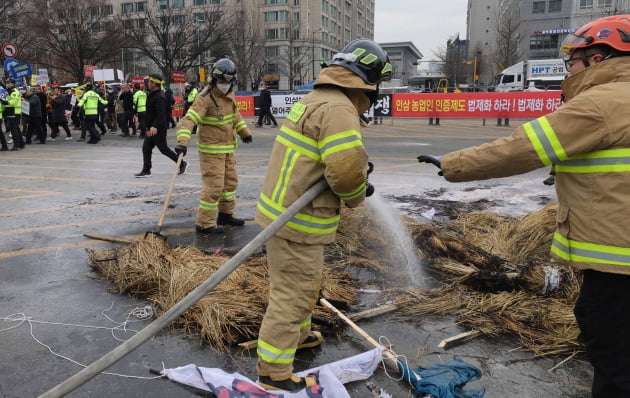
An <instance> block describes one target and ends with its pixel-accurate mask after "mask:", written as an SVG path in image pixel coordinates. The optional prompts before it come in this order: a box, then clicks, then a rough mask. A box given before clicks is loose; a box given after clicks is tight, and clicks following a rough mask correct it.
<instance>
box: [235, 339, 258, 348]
mask: <svg viewBox="0 0 630 398" xmlns="http://www.w3.org/2000/svg"><path fill="white" fill-rule="evenodd" d="M257 345H258V340H250V341H246V342H244V343H240V344H239V345H238V346H239V347H241V348H243V349H245V350H251V349H253V348H256V346H257Z"/></svg>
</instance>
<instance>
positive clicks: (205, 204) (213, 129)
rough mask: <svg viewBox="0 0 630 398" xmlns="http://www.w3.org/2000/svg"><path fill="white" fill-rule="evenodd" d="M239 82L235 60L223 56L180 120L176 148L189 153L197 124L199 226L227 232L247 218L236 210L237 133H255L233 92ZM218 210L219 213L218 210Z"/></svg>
mask: <svg viewBox="0 0 630 398" xmlns="http://www.w3.org/2000/svg"><path fill="white" fill-rule="evenodd" d="M235 82H236V67H235V65H234V63H233V62H232V61H231V60H229V59H227V58H223V59H220V60H218V61H217V62H216V63H215V64H214V66H213V67H212V72H211V78H210V82H209V84H208V86H207V87H206V88H205V89H204V90H203V91H202V92H201V93H200V94H199V95H198V96H197V97H196V99H195V102H194V103H193V104H192V106H191V107H190V108H189V109H188V112H186V115H185V116H184V118H183V119H182V120H180V121H179V123H178V124H177V127H176V128H177V146H176V147H175V152H176V153H177V154H178V155H179V153H181V152H183V153H184V155H185V154H186V150H187V147H188V144H189V143H190V139H191V131H192V130H193V127H195V126H197V128H198V130H197V150H198V151H199V161H200V168H201V179H202V183H203V188H202V190H201V196H200V198H199V209H198V211H197V219H196V226H195V228H196V230H197V231H198V232H206V233H220V232H223V227H222V226H223V225H236V226H241V225H243V224H244V222H243V220H240V219H238V218H235V217H234V216H233V215H232V214H233V212H234V207H235V206H236V186H237V184H238V176H237V173H236V161H235V159H234V152H235V150H236V146H237V141H236V135H235V134H234V133H235V132H236V134H238V136H239V137H240V138H241V140H242V141H243V142H244V143H247V144H248V143H250V142H252V135H251V133H250V131H249V128H248V127H247V124H246V123H245V121H244V120H243V119H242V118H241V115H240V113H239V112H238V108H237V105H236V101H235V100H234V94H233V93H232V88H233V84H234V83H235ZM217 211H218V214H217Z"/></svg>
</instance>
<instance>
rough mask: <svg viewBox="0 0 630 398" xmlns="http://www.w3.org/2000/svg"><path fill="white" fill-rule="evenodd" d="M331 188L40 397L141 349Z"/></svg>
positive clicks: (296, 207)
mask: <svg viewBox="0 0 630 398" xmlns="http://www.w3.org/2000/svg"><path fill="white" fill-rule="evenodd" d="M327 188H328V184H327V183H326V180H324V179H322V180H320V181H319V182H317V183H316V184H315V185H313V186H312V187H311V188H310V189H309V190H308V191H306V192H305V193H304V194H303V195H302V196H300V197H299V198H298V200H296V201H295V202H294V203H293V204H292V205H291V206H289V208H288V209H286V210H285V212H284V213H282V214H280V216H278V218H276V219H275V220H274V221H273V222H271V224H269V225H268V226H267V228H265V229H263V230H262V231H261V232H260V233H259V234H258V235H256V237H255V238H254V239H252V240H251V241H250V242H249V243H248V244H247V245H245V247H243V248H242V249H241V250H240V251H239V252H238V253H236V255H234V257H232V258H231V259H230V260H229V261H228V262H227V263H225V264H223V266H222V267H221V268H219V269H218V270H217V271H216V272H215V273H214V274H212V275H211V276H210V277H209V278H208V279H206V280H205V281H204V282H203V283H202V284H201V285H199V286H197V288H195V290H193V291H192V292H190V293H188V295H187V296H186V297H184V298H183V299H181V300H180V301H179V302H178V303H177V304H175V305H174V306H172V307H171V308H170V309H169V310H168V311H166V312H165V313H164V314H162V316H161V317H159V318H158V319H156V320H155V321H153V322H151V323H150V324H149V325H147V326H146V327H145V328H144V329H142V330H141V331H140V332H138V334H136V335H135V336H133V337H132V338H130V339H129V340H127V341H125V342H124V343H122V344H121V345H119V346H118V347H116V348H114V349H113V350H112V351H110V352H109V353H108V354H106V355H105V356H103V357H102V358H101V359H98V360H97V361H95V362H93V363H92V364H91V365H89V366H88V367H86V368H84V369H83V370H81V371H80V372H79V373H77V374H75V375H74V376H72V377H70V378H69V379H67V380H66V381H64V382H62V383H61V384H59V385H57V386H56V387H54V388H52V389H51V390H49V391H47V392H46V393H44V394H43V395H40V398H52V397H55V398H56V397H63V396H64V395H66V394H68V393H70V392H72V391H74V390H75V389H76V388H77V387H79V386H81V385H83V384H84V383H85V382H87V381H88V380H90V379H91V378H93V377H94V376H96V375H97V374H99V373H100V372H101V371H103V370H104V369H107V368H108V367H109V366H111V365H113V364H114V363H116V362H117V361H118V360H120V359H121V358H123V357H124V356H125V355H127V354H129V353H130V352H131V351H133V350H135V349H136V348H138V347H139V346H140V345H141V344H142V343H144V342H145V341H147V340H148V339H150V338H151V337H153V336H155V335H156V334H157V333H158V332H159V331H160V330H162V329H163V328H164V327H165V326H166V325H168V324H169V323H170V322H171V321H173V320H175V319H176V318H177V317H179V316H180V315H181V314H183V313H184V312H185V311H186V310H188V308H190V307H192V306H193V305H194V304H195V303H196V302H197V301H199V300H201V299H202V298H203V297H204V296H205V295H206V294H208V292H210V291H211V290H212V289H213V288H214V287H215V286H217V285H218V284H219V283H220V282H221V281H222V280H223V279H225V278H227V277H228V275H230V274H231V273H232V272H233V271H234V270H235V269H236V268H238V267H239V266H240V265H241V264H242V263H243V262H244V261H245V260H247V259H248V258H249V256H251V255H252V254H254V252H255V251H256V250H258V249H259V248H261V247H262V245H263V244H265V242H267V241H268V240H269V239H271V237H273V236H274V235H275V234H276V232H278V231H279V230H280V229H281V228H282V227H283V226H284V225H285V224H286V223H287V222H289V220H291V218H293V216H295V215H296V214H297V213H298V212H299V211H300V210H302V208H303V207H304V206H306V205H307V204H308V203H310V202H312V201H313V199H315V198H316V197H317V196H319V194H320V193H322V192H324V191H325V190H326V189H327Z"/></svg>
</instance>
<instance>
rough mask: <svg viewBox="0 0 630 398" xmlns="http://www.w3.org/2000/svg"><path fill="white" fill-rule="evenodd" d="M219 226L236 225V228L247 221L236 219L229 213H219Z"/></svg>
mask: <svg viewBox="0 0 630 398" xmlns="http://www.w3.org/2000/svg"><path fill="white" fill-rule="evenodd" d="M217 224H219V225H234V226H236V227H240V226H241V225H243V224H245V221H243V220H241V219H240V218H234V216H233V215H231V214H227V213H221V212H219V216H218V217H217Z"/></svg>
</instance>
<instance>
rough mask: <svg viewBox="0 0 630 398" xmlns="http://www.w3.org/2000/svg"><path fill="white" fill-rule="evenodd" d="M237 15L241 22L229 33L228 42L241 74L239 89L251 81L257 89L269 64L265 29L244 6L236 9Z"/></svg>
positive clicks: (245, 86) (251, 84)
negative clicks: (263, 29)
mask: <svg viewBox="0 0 630 398" xmlns="http://www.w3.org/2000/svg"><path fill="white" fill-rule="evenodd" d="M236 16H237V18H236V19H237V20H238V21H239V22H238V23H237V24H236V26H235V27H234V29H233V30H232V32H231V33H230V34H229V35H228V42H229V47H230V49H231V53H232V60H233V61H234V63H235V64H236V67H237V71H238V75H239V79H238V89H239V90H247V89H248V86H247V84H248V82H249V83H250V86H249V88H250V89H251V90H252V91H255V90H258V87H259V86H260V82H261V81H262V78H263V73H264V72H265V69H266V65H267V62H266V59H265V44H266V40H265V36H264V31H262V30H261V29H260V27H259V25H258V24H257V23H256V22H255V21H256V16H255V15H253V13H251V12H250V11H248V10H247V9H246V8H245V7H244V6H243V7H242V9H240V10H237V11H236Z"/></svg>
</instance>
